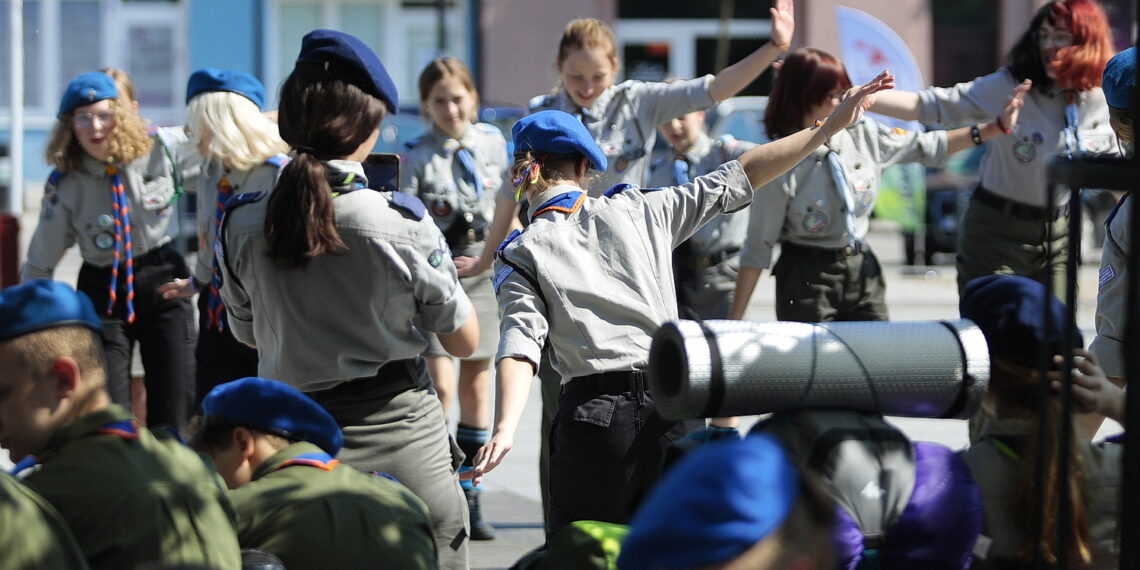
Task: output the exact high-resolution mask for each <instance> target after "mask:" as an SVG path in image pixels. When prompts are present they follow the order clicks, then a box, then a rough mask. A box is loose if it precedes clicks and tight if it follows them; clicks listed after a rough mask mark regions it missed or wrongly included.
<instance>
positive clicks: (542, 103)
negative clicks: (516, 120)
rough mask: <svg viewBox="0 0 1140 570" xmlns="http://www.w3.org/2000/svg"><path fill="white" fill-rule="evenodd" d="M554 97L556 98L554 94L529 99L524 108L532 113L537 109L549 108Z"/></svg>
mask: <svg viewBox="0 0 1140 570" xmlns="http://www.w3.org/2000/svg"><path fill="white" fill-rule="evenodd" d="M555 97H557V95H556V94H554V93H550V94H547V95H538V96H535V97H531V98H530V101H527V103H526V108H527V109H529V110H531V111H533V110H535V109H538V108H539V107H549V106H550V103H551V101H553V100H554V98H555Z"/></svg>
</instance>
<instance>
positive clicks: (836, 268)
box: [772, 243, 890, 323]
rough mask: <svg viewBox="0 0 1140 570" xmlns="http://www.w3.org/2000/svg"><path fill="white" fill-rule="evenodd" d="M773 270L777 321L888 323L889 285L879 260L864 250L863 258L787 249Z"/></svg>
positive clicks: (802, 248)
mask: <svg viewBox="0 0 1140 570" xmlns="http://www.w3.org/2000/svg"><path fill="white" fill-rule="evenodd" d="M781 248H782V250H781V252H780V259H779V261H777V262H776V266H775V267H773V268H772V275H774V276H775V277H776V318H777V319H778V320H781V321H796V322H801V323H822V322H828V321H887V320H890V314H889V312H888V311H887V297H886V295H887V293H886V291H887V283H886V280H885V279H884V278H883V269H882V267H881V266H880V265H879V258H877V257H875V253H874V252H872V251H871V248H870V247H868V246H867V245H866V244H863V249H862V251H861V252H860V253H857V254H854V255H848V254H846V253H844V252H843V250H839V249H823V248H816V247H809V246H802V245H798V244H793V243H784V244H782V246H781Z"/></svg>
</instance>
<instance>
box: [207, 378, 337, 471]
mask: <svg viewBox="0 0 1140 570" xmlns="http://www.w3.org/2000/svg"><path fill="white" fill-rule="evenodd" d="M202 413H203V414H204V415H205V416H206V417H207V418H209V417H210V416H216V417H220V418H222V419H225V420H228V421H230V422H233V423H235V424H238V425H243V426H246V427H251V428H255V429H259V430H262V431H265V432H269V433H272V434H275V435H279V436H281V437H284V438H285V439H289V440H292V441H307V442H309V443H311V444H313V445H316V446H317V447H319V448H321V449H323V450H324V451H325V453H328V454H329V455H332V456H334V457H335V456H336V454H337V452H339V451H340V446H341V443H342V442H343V440H344V438H343V436H342V435H341V433H340V426H338V425H337V424H336V420H334V419H333V417H332V415H331V414H329V413H328V412H327V411H326V410H325V409H324V408H322V407H321V405H320V404H318V403H316V402H315V401H313V399H312V398H310V397H308V396H306V395H304V394H302V393H301V392H300V391H299V390H297V389H296V388H294V387H292V386H290V385H288V384H286V383H284V382H279V381H277V380H269V379H266V378H242V379H240V380H234V381H233V382H226V383H225V384H220V385H218V386H215V387H214V389H213V390H210V393H209V394H207V395H206V397H205V398H204V399H203V400H202Z"/></svg>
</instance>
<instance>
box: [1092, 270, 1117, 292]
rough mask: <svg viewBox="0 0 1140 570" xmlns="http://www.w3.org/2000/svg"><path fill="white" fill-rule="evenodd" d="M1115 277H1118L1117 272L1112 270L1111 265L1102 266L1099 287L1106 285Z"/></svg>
mask: <svg viewBox="0 0 1140 570" xmlns="http://www.w3.org/2000/svg"><path fill="white" fill-rule="evenodd" d="M1113 277H1116V272H1115V271H1113V270H1112V266H1111V265H1105V266H1104V267H1101V268H1100V275H1099V282H1098V284H1097V288H1101V287H1104V286H1105V284H1106V283H1108V282H1109V281H1112V278H1113Z"/></svg>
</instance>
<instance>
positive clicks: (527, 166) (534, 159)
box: [511, 150, 586, 201]
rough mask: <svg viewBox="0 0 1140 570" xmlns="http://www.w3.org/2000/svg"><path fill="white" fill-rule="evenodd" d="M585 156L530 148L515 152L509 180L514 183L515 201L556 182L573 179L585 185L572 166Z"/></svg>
mask: <svg viewBox="0 0 1140 570" xmlns="http://www.w3.org/2000/svg"><path fill="white" fill-rule="evenodd" d="M584 159H585V158H584V157H583V156H582V155H580V154H552V153H545V152H539V151H532V150H520V151H516V152H515V162H514V164H512V165H511V180H512V181H513V182H514V184H515V201H518V200H519V199H520V198H522V197H523V196H530V195H531V194H539V193H541V192H542V191H543V190H546V189H547V188H550V187H551V186H554V185H556V184H557V183H558V182H563V181H567V180H574V181H575V182H576V183H578V184H579V185H581V186H585V184H586V181H585V180H577V178H576V175H575V172H574V168H575V166H577V164H578V162H579V161H581V160H584Z"/></svg>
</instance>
